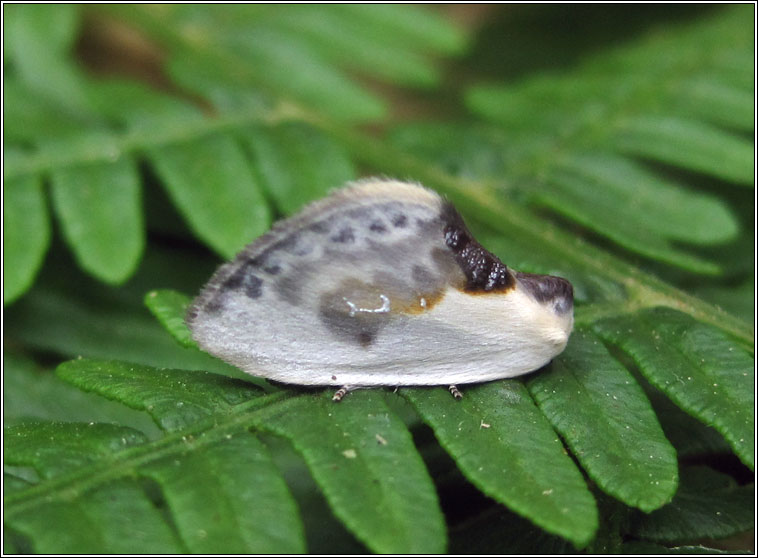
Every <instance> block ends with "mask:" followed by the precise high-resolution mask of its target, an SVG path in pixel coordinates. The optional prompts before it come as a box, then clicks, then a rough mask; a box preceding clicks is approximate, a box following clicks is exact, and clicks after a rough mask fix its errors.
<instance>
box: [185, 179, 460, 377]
mask: <svg viewBox="0 0 758 558" xmlns="http://www.w3.org/2000/svg"><path fill="white" fill-rule="evenodd" d="M442 206H443V202H442V200H441V199H440V198H439V196H438V195H437V194H435V193H434V192H431V191H429V190H426V189H424V188H422V187H420V186H416V185H410V184H406V183H402V182H395V181H377V180H372V181H368V182H363V183H359V184H357V185H355V186H353V187H352V188H347V189H343V190H340V191H338V192H336V193H335V194H333V195H332V196H330V197H328V198H326V199H325V200H322V201H320V202H317V203H315V204H312V205H311V206H309V207H307V208H306V209H305V210H304V211H302V212H301V213H299V214H298V215H296V216H294V217H292V218H290V219H287V220H285V221H282V222H280V223H278V224H277V225H275V226H274V228H272V230H271V231H270V232H269V233H267V234H266V235H264V236H262V237H260V238H259V239H257V240H256V241H254V242H253V243H251V244H250V245H249V246H247V247H246V248H245V249H244V250H243V251H242V252H241V253H240V254H239V255H238V256H237V257H236V258H235V259H234V260H233V261H232V262H230V263H228V264H225V265H223V266H222V267H221V268H220V269H219V270H218V271H217V272H216V274H215V275H214V276H213V277H212V278H211V280H210V282H209V283H208V285H207V286H206V287H205V288H204V289H203V291H202V292H201V294H200V295H199V296H198V298H197V299H196V300H195V302H194V303H193V305H192V307H191V309H190V311H189V313H188V324H189V326H190V328H191V330H192V333H193V337H194V338H195V340H196V341H198V343H199V345H200V346H201V347H202V348H203V349H204V350H206V351H207V352H209V353H211V354H214V355H216V356H218V357H220V358H222V359H224V360H226V361H228V362H231V363H232V364H235V365H236V366H238V367H239V368H241V369H243V370H245V371H246V372H249V373H251V374H253V375H257V376H264V377H269V378H273V379H277V380H281V381H285V382H293V383H300V384H340V383H343V382H346V380H349V379H351V378H352V379H353V380H355V379H356V378H358V377H359V376H360V378H361V381H362V382H368V383H371V384H382V383H393V380H389V381H384V380H382V378H383V377H385V376H386V377H389V376H392V374H390V373H389V372H388V371H389V370H391V369H398V368H399V367H404V369H405V370H406V373H407V374H410V375H419V374H423V373H424V372H423V371H422V370H423V369H424V363H427V364H429V363H431V362H433V361H435V360H440V359H441V358H442V357H441V353H440V347H439V346H437V343H436V342H432V343H426V342H425V340H427V339H429V337H430V335H431V336H437V338H438V339H440V338H452V336H454V330H455V328H454V327H453V326H451V325H450V324H445V323H442V322H439V321H435V320H429V319H428V316H427V319H422V318H424V317H425V314H429V313H430V311H431V310H432V309H433V307H434V305H435V304H436V303H437V302H438V301H439V299H440V298H441V297H442V296H443V295H444V293H445V291H446V289H447V288H448V284H449V283H450V281H451V279H452V280H459V281H460V280H461V279H462V274H461V272H460V270H459V269H458V268H457V266H456V265H455V262H454V261H452V259H451V258H450V256H449V255H447V253H446V246H445V241H444V234H443V228H444V223H443V220H442V218H441V213H442ZM421 322H424V323H425V325H423V326H422V323H421ZM429 327H431V329H428V328H429ZM425 328H427V329H425ZM444 352H449V351H443V353H444ZM430 374H433V371H430ZM333 376H334V377H336V378H337V379H336V380H335V379H333ZM346 383H347V382H346ZM420 383H425V382H420Z"/></svg>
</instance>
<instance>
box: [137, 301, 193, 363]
mask: <svg viewBox="0 0 758 558" xmlns="http://www.w3.org/2000/svg"><path fill="white" fill-rule="evenodd" d="M191 302H192V301H191V300H190V298H189V297H188V296H187V295H184V294H182V293H179V292H177V291H172V290H169V289H161V290H158V291H150V292H149V293H147V295H145V305H146V306H147V307H148V309H149V310H150V312H152V313H153V315H154V316H155V317H156V318H157V319H158V321H159V322H160V324H161V325H162V326H163V327H164V328H165V329H166V331H168V332H169V333H170V334H171V335H172V336H173V338H174V339H176V340H177V341H178V342H179V344H180V345H182V346H183V347H194V348H197V343H195V341H194V340H193V339H192V333H191V332H190V330H189V328H188V327H187V324H186V323H185V322H184V316H185V315H186V314H187V308H189V305H190V303H191Z"/></svg>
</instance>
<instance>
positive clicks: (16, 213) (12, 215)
mask: <svg viewBox="0 0 758 558" xmlns="http://www.w3.org/2000/svg"><path fill="white" fill-rule="evenodd" d="M49 243H50V223H49V220H48V215H47V208H46V207H45V199H44V196H43V192H42V184H40V182H39V181H38V180H36V179H34V178H22V179H15V180H5V181H4V182H3V304H8V303H10V302H13V301H14V300H15V299H17V298H18V297H19V296H21V295H22V294H23V293H24V292H25V291H26V290H27V289H28V288H29V287H30V286H31V284H32V282H33V281H34V278H35V276H36V275H37V271H38V270H39V267H40V265H42V260H43V258H44V257H45V252H47V247H48V244H49Z"/></svg>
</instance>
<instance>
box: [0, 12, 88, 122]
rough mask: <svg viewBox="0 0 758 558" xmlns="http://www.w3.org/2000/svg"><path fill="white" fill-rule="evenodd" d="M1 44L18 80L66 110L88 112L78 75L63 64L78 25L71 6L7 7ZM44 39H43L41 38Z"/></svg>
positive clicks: (77, 15) (76, 14) (76, 13)
mask: <svg viewBox="0 0 758 558" xmlns="http://www.w3.org/2000/svg"><path fill="white" fill-rule="evenodd" d="M8 13H9V18H8V20H7V21H6V22H5V23H4V24H3V30H4V31H7V33H8V34H7V36H6V37H5V38H4V40H3V43H4V45H5V46H6V47H7V50H6V53H7V54H8V55H9V58H11V60H12V61H13V64H14V68H15V69H16V70H17V71H18V73H19V75H20V77H21V79H22V80H23V81H24V82H26V83H27V85H28V86H29V87H30V88H32V89H33V90H35V91H37V92H38V93H39V94H40V95H42V96H43V97H46V98H48V99H50V100H52V101H55V102H56V103H59V104H60V105H61V106H62V107H63V108H64V110H65V111H66V112H69V113H72V114H76V113H79V114H88V113H89V107H87V105H86V103H84V102H83V100H84V99H85V96H84V95H83V94H82V87H81V81H80V80H81V77H80V76H79V73H78V71H77V70H76V68H75V67H73V66H72V65H71V64H67V63H66V57H67V54H68V50H69V49H70V48H71V47H72V46H73V44H74V41H75V39H76V35H77V32H78V27H79V21H80V19H79V9H78V7H77V6H74V5H44V4H26V5H24V4H21V5H18V6H14V8H13V9H12V10H9V12H8ZM41 38H44V40H40V39H41Z"/></svg>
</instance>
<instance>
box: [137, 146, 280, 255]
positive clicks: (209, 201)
mask: <svg viewBox="0 0 758 558" xmlns="http://www.w3.org/2000/svg"><path fill="white" fill-rule="evenodd" d="M148 159H149V160H150V162H151V163H152V165H153V166H154V167H155V169H156V171H157V172H158V174H159V175H160V176H161V178H162V179H163V180H164V184H165V186H166V188H167V189H168V192H169V194H170V195H171V197H172V198H173V200H174V202H175V203H176V204H177V206H178V207H179V209H180V210H181V212H182V214H183V215H184V217H185V218H186V219H187V221H188V224H189V225H190V226H191V227H192V229H193V230H194V231H195V233H196V234H197V235H198V236H199V237H200V238H201V239H203V240H204V241H205V242H207V243H208V244H209V245H210V246H211V247H213V248H214V249H215V250H216V251H217V252H218V253H219V254H220V255H222V256H223V257H224V258H227V259H229V258H231V257H232V256H234V255H235V254H236V253H237V252H238V251H239V250H241V249H242V248H243V247H244V246H245V245H246V244H247V243H249V242H250V241H252V240H253V239H254V238H255V237H257V236H259V235H261V234H263V233H264V232H265V231H266V230H267V229H268V227H269V224H270V215H269V210H268V207H267V205H266V203H265V200H264V199H263V196H262V195H261V192H260V189H259V187H258V184H257V183H256V180H255V177H254V176H253V173H252V172H251V169H250V165H249V163H248V161H247V160H246V159H245V157H244V155H243V153H242V151H241V149H240V147H239V146H238V145H237V144H236V142H235V141H234V140H233V139H232V138H230V137H227V136H214V137H208V138H204V139H201V140H195V141H192V142H187V143H184V144H181V145H173V146H165V147H162V148H158V149H153V150H150V151H149V153H148Z"/></svg>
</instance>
